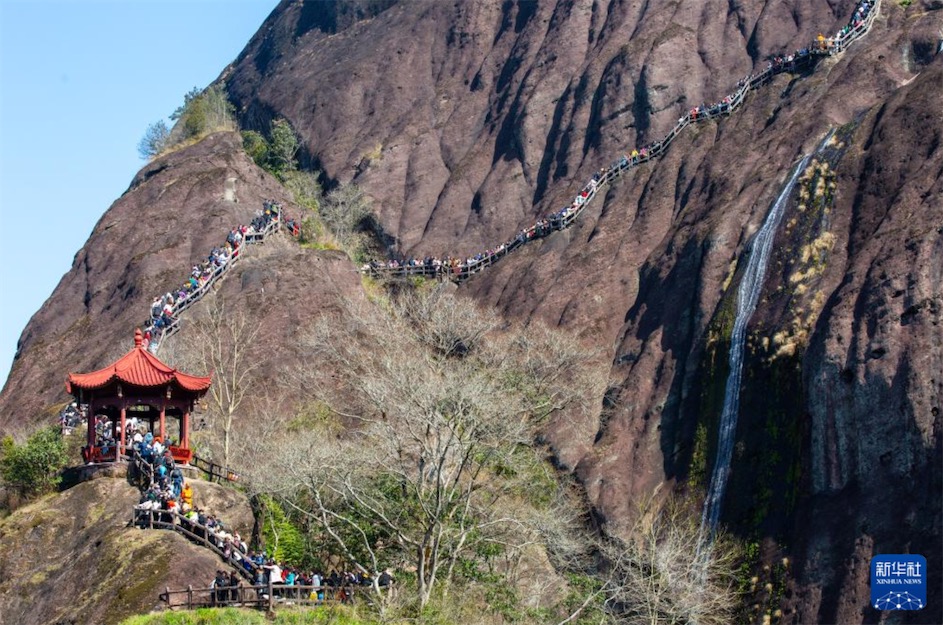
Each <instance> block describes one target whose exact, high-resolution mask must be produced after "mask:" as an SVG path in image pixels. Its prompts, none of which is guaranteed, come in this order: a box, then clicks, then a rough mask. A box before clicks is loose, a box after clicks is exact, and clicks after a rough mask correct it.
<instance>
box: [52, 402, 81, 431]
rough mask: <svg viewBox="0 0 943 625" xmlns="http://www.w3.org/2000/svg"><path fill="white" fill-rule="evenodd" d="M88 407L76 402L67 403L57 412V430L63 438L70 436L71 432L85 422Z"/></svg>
mask: <svg viewBox="0 0 943 625" xmlns="http://www.w3.org/2000/svg"><path fill="white" fill-rule="evenodd" d="M87 410H88V406H87V405H86V404H82V405H81V406H80V405H79V404H78V403H77V402H71V403H69V404H68V405H67V406H66V407H65V408H63V409H62V410H60V411H59V430H60V432H61V433H62V435H63V436H68V435H70V434H72V431H73V430H75V428H76V427H77V426H78V425H79V423H81V422H82V421H84V420H85V415H86V411H87Z"/></svg>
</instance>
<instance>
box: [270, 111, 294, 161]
mask: <svg viewBox="0 0 943 625" xmlns="http://www.w3.org/2000/svg"><path fill="white" fill-rule="evenodd" d="M297 153H298V137H296V136H295V131H294V130H292V129H291V125H290V124H289V123H288V122H287V121H286V120H284V119H276V120H274V121H272V127H271V131H270V143H269V164H270V165H271V167H272V170H273V171H274V172H276V173H281V174H285V173H288V172H291V171H294V170H295V169H297V168H298V162H297V161H296V160H295V155H296V154H297Z"/></svg>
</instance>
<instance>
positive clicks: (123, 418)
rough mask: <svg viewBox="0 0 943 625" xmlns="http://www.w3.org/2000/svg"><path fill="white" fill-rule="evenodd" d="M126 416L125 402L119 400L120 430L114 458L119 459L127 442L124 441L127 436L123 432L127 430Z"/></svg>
mask: <svg viewBox="0 0 943 625" xmlns="http://www.w3.org/2000/svg"><path fill="white" fill-rule="evenodd" d="M127 418H128V415H127V410H126V406H125V402H121V432H119V433H118V441H119V444H118V455H117V456H115V460H120V459H121V456H123V455H124V449H125V444H126V442H127V441H125V438H126V436H127V435H126V434H125V432H126V431H127V426H126V423H127Z"/></svg>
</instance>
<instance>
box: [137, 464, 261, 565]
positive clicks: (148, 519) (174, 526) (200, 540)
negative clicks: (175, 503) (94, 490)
mask: <svg viewBox="0 0 943 625" xmlns="http://www.w3.org/2000/svg"><path fill="white" fill-rule="evenodd" d="M128 460H129V463H130V465H129V468H128V481H129V482H130V483H131V484H133V485H135V486H137V488H138V489H139V490H140V491H141V493H146V492H147V491H148V490H149V489H150V488H151V487H152V486H153V485H154V483H155V476H154V466H153V465H152V464H151V463H149V462H148V461H147V460H145V459H144V458H143V457H142V456H141V454H139V453H138V452H137V451H136V450H135V451H134V453H133V454H132V455H131V456H130V457H129V458H128ZM190 466H193V467H196V468H198V469H199V470H201V471H203V472H204V473H206V475H207V478H208V480H209V481H215V482H220V483H221V482H223V481H229V482H235V481H237V480H238V479H239V476H238V475H237V474H236V472H235V471H233V470H232V469H229V468H226V467H223V466H222V465H218V464H216V463H214V462H211V461H209V460H205V459H203V458H200V457H198V456H194V457H193V458H192V459H191V463H190ZM132 523H133V524H134V525H135V526H137V527H139V528H141V529H163V530H171V531H174V532H177V533H178V534H180V535H182V536H183V537H184V538H186V539H187V540H189V541H190V542H192V543H194V544H196V545H199V546H201V547H205V548H206V549H209V550H211V551H213V552H214V553H215V554H216V555H218V556H219V557H220V558H221V559H222V560H223V561H224V562H226V564H229V565H231V566H232V567H233V568H234V569H236V570H237V571H238V572H239V574H240V575H241V576H242V577H243V578H244V579H245V580H246V581H248V582H249V583H252V582H254V581H255V578H256V574H257V573H258V569H259V567H258V565H257V564H255V563H254V562H252V560H250V559H249V558H248V557H246V556H245V555H244V554H242V553H241V552H240V551H239V549H238V548H237V547H236V546H235V544H234V542H233V541H232V540H230V541H229V542H228V544H227V540H226V538H227V537H228V534H225V535H220V534H219V533H218V532H217V531H216V530H214V529H213V528H210V527H207V526H206V525H203V524H201V523H199V522H197V521H195V520H193V519H191V518H188V517H187V516H185V515H183V514H181V513H180V512H178V511H176V510H164V509H153V508H148V507H144V506H142V505H141V504H139V505H137V506H135V507H134V516H133V519H132Z"/></svg>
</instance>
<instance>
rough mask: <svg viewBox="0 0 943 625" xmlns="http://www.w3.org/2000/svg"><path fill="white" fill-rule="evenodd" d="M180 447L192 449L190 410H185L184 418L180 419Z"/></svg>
mask: <svg viewBox="0 0 943 625" xmlns="http://www.w3.org/2000/svg"><path fill="white" fill-rule="evenodd" d="M180 446H181V447H183V448H184V449H190V408H189V407H185V408H184V409H183V416H182V417H180Z"/></svg>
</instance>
